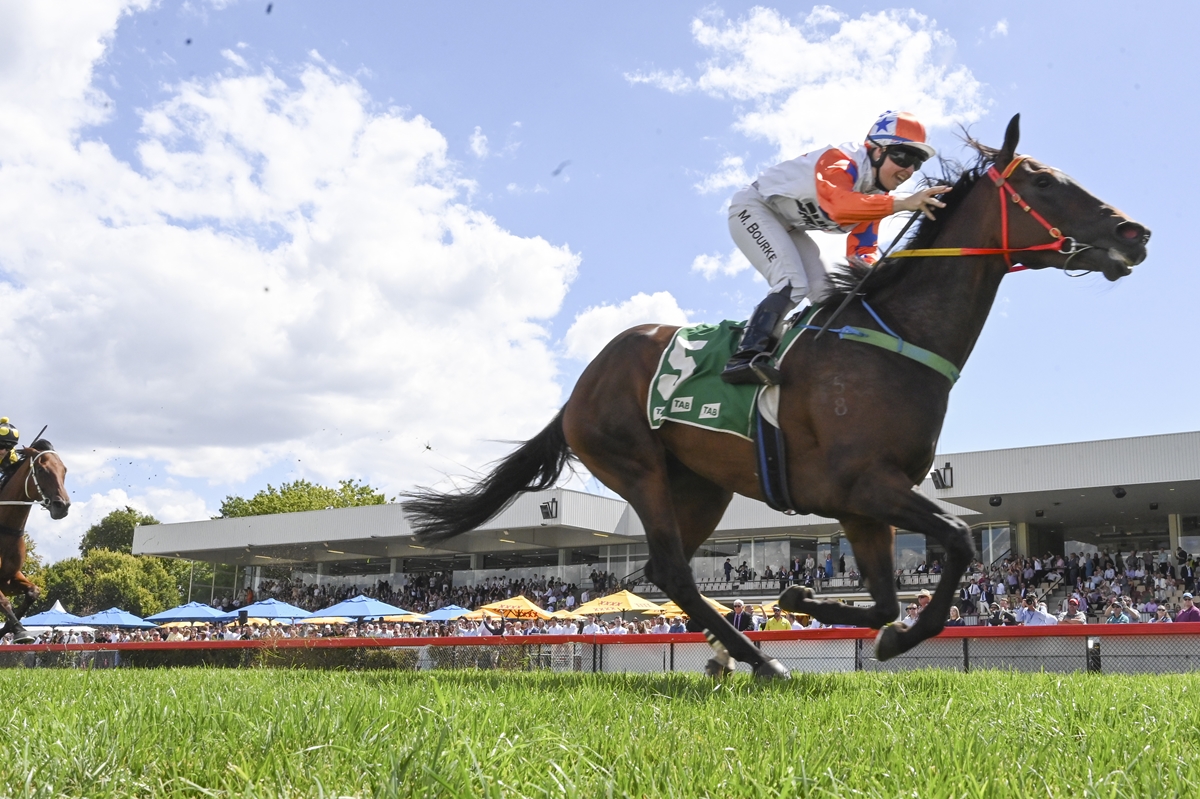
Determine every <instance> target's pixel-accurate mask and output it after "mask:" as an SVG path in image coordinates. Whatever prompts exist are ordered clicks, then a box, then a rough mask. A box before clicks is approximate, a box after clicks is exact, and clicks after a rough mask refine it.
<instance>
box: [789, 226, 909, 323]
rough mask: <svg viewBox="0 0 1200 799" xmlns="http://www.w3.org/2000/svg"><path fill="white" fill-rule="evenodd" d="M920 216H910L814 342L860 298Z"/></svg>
mask: <svg viewBox="0 0 1200 799" xmlns="http://www.w3.org/2000/svg"><path fill="white" fill-rule="evenodd" d="M920 215H921V211H919V210H918V211H913V214H912V216H910V217H909V218H908V222H906V223H905V225H904V229H903V230H901V231H900V235H898V236H896V238H894V239H892V243H891V244H889V245H888V247H887V249H886V250H884V251H883V255H881V256H879V258H878V259H877V260H876V261H875V263H873V264H871V268H870V269H868V270H867V273H866V274H865V275H863V276H862V280H860V281H858V285H857V286H855V287H854V290H853V291H851V292H849V293H847V294H846V299H844V300H842V304H841V305H839V306H838V307H837V310H836V311H834V312H833V313H832V314H831V315H830V316H829V319H827V320H826V321H825V324H823V325H821V329H820V330H818V331H817V335H816V336H814V337H813V340H814V341H816V340H817V339H819V338H820V337H821V335H822V334H823V333H824V332H825V331H826V330H828V329H829V327H830V325H832V324H833V322H834V320H835V319H837V318H838V315H839V314H840V313H841V312H842V311H844V310H846V306H847V305H849V304H850V301H851V300H852V299H854V298H855V297H857V296H858V293H859V292H860V291H862V287H863V285H864V284H865V283H866V282H867V281H868V280H870V278H871V275H873V274H875V267H877V266H879V264H880V263H882V262H883V259H885V258H887V257H888V255H889V254H890V253H891V251H892V250H893V249H894V248H895V246H896V245H897V244H898V243H899V242H900V240H901V239H903V238H904V234H905V233H907V232H908V229H909V228H910V227H912V224H913V222H916V221H917V217H919V216H920Z"/></svg>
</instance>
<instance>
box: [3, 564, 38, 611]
mask: <svg viewBox="0 0 1200 799" xmlns="http://www.w3.org/2000/svg"><path fill="white" fill-rule="evenodd" d="M14 584H15V585H17V586H20V588H21V591H22V593H23V594H24V598H23V599H22V600H21V607H19V608H17V611H16V615H17V618H18V619H23V618H25V614H26V613H28V612H29V606H30V605H32V604H33V603H34V601H35V600H36V599H37V598H38V597H39V596H40V595H41V593H42V592H41V589H39V588H38V587H37V586H36V585H34V583H33V581H32V580H30V579H29V578H28V577H26V576H25V575H24V574H22V573H21V572H19V571H18V572H17V573H16V574H15V575H13V578H12V580H11V581H10V585H14Z"/></svg>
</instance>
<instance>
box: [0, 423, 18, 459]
mask: <svg viewBox="0 0 1200 799" xmlns="http://www.w3.org/2000/svg"><path fill="white" fill-rule="evenodd" d="M20 438H21V434H20V432H18V431H17V428H15V427H13V426H12V422H10V421H8V417H7V416H0V469H9V468H11V467H12V466H13V465H15V464H16V462H17V461H19V460H20V459H21V456H20V454H19V453H18V452H17V442H18V441H19V440H20Z"/></svg>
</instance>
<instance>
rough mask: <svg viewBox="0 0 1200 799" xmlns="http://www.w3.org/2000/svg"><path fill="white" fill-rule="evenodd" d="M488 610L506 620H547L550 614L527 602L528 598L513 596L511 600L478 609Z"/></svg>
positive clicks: (502, 600) (503, 600)
mask: <svg viewBox="0 0 1200 799" xmlns="http://www.w3.org/2000/svg"><path fill="white" fill-rule="evenodd" d="M479 610H490V611H492V612H493V613H495V614H496V615H498V616H503V617H504V618H506V619H548V618H550V614H549V613H547V612H546V611H544V610H542V609H541V608H539V607H538V606H537V605H535V604H533V603H532V602H530V601H529V599H528V597H525V596H515V597H513V598H512V599H501V600H500V601H499V602H492V603H490V604H487V605H484V606H483V607H481V608H479Z"/></svg>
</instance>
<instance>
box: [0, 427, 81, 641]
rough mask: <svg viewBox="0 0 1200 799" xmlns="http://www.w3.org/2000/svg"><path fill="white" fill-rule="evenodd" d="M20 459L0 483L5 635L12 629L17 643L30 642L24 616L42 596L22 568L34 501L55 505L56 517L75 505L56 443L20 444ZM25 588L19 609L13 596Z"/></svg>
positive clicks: (0, 596) (0, 593)
mask: <svg viewBox="0 0 1200 799" xmlns="http://www.w3.org/2000/svg"><path fill="white" fill-rule="evenodd" d="M20 455H21V459H20V460H19V461H18V462H17V464H16V466H15V467H14V468H13V470H12V472H11V473H10V474H9V475H8V477H7V478H6V479H5V482H4V484H3V486H0V613H3V614H4V618H5V623H4V627H3V629H0V636H3V635H4V633H7V632H12V633H13V639H14V641H15V642H16V643H28V642H29V641H32V640H33V636H32V635H30V634H29V633H28V632H26V630H25V627H24V625H22V624H21V617H22V616H24V615H25V612H26V611H28V610H29V606H30V605H31V604H33V602H34V600H36V599H37V597H38V593H39V592H38V587H37V586H36V585H34V584H33V582H31V581H30V579H29V578H28V577H26V576H25V575H24V574H23V573H22V572H21V569H22V568H23V567H24V565H25V522H26V521H28V520H29V511H30V509H31V508H32V507H33V506H34V505H41V506H42V507H44V508H46V510H48V511H50V518H51V519H55V520H58V519H62V518H63V517H65V516H66V515H67V512H68V511H70V509H71V499H70V497H69V496H68V495H67V489H66V479H67V467H66V466H65V465H64V464H63V462H62V458H60V457H58V453H57V452H55V451H54V445H53V444H51V443H50V442H49V441H47V440H46V439H44V438H39V439H38V440H37V441H34V442H33V443H32V444H30V445H29V446H28V447H25V448H23V449H21V450H20ZM18 592H20V593H22V594H24V596H25V598H24V600H23V601H22V602H21V607H20V609H19V610H14V609H13V606H12V602H11V601H10V600H9V597H10V596H15V595H16V594H17V593H18Z"/></svg>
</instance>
